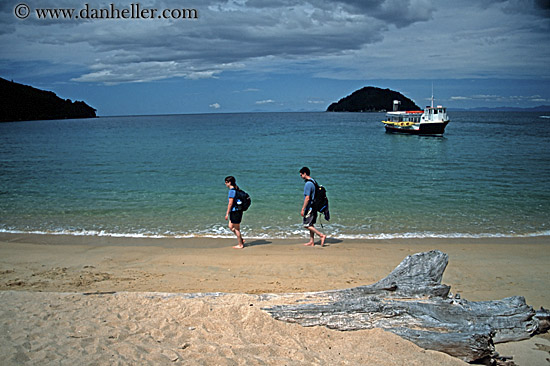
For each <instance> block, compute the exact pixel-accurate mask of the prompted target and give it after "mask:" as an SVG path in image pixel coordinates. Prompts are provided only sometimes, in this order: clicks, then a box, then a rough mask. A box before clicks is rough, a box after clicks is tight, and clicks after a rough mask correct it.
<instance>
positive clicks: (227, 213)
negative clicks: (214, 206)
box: [225, 197, 234, 220]
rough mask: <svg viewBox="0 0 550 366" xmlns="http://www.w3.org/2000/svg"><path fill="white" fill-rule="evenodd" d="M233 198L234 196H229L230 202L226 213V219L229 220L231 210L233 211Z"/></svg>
mask: <svg viewBox="0 0 550 366" xmlns="http://www.w3.org/2000/svg"><path fill="white" fill-rule="evenodd" d="M233 200H234V198H233V197H231V198H229V203H228V204H227V212H226V213H225V219H226V220H228V218H229V211H231V207H233Z"/></svg>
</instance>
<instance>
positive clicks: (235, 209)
mask: <svg viewBox="0 0 550 366" xmlns="http://www.w3.org/2000/svg"><path fill="white" fill-rule="evenodd" d="M236 194H237V191H236V190H235V189H230V190H229V193H227V201H229V199H230V198H233V200H235V195H236ZM235 203H236V202H235V201H233V207H231V211H237V206H236V205H235Z"/></svg>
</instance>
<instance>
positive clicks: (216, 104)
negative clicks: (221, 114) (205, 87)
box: [209, 103, 221, 109]
mask: <svg viewBox="0 0 550 366" xmlns="http://www.w3.org/2000/svg"><path fill="white" fill-rule="evenodd" d="M209 107H210V108H214V109H220V107H221V105H220V104H219V103H213V104H210V105H209Z"/></svg>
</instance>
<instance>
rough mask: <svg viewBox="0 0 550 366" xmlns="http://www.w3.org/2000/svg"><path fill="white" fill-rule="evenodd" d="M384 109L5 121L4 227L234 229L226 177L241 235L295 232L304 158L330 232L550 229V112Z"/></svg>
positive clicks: (1, 127) (474, 233)
mask: <svg viewBox="0 0 550 366" xmlns="http://www.w3.org/2000/svg"><path fill="white" fill-rule="evenodd" d="M383 116H384V115H383V114H379V113H365V114H362V113H249V114H204V115H171V116H137V117H102V118H97V119H86V120H57V121H35V122H19V123H3V124H0V231H2V232H28V233H56V234H57V233H59V234H62V233H63V234H74V235H115V236H154V237H189V236H191V237H192V236H207V237H232V235H233V234H232V233H231V232H230V231H229V230H228V229H227V222H226V221H225V220H224V215H225V209H226V205H227V189H226V187H225V185H224V178H225V177H226V176H227V175H234V176H236V177H237V183H238V184H239V186H241V188H243V189H244V190H246V191H247V192H248V193H250V195H251V196H252V206H251V208H250V209H249V211H247V212H246V213H245V217H244V220H243V224H242V227H243V232H244V234H245V235H246V236H247V237H257V238H297V237H303V236H305V235H306V233H305V232H304V230H303V229H302V228H301V225H300V223H301V217H300V209H301V205H302V202H303V181H302V180H301V179H300V177H299V174H298V171H299V169H300V168H301V167H302V166H304V165H306V166H309V167H310V168H311V170H312V176H313V177H314V178H316V179H317V180H318V181H319V183H321V184H323V185H324V186H326V187H327V193H328V197H329V200H330V208H331V215H332V219H331V221H330V223H326V222H324V223H323V225H324V228H323V229H322V230H323V231H324V232H327V233H329V234H330V235H331V236H333V237H338V238H391V237H485V236H516V235H519V236H529V235H550V228H549V223H550V148H549V146H550V119H548V118H547V117H544V116H542V114H541V113H493V112H476V113H473V112H450V117H451V123H450V124H449V126H448V127H447V131H446V133H445V136H444V137H421V136H406V135H391V134H386V133H385V132H384V127H383V125H382V124H381V123H380V120H382V118H383Z"/></svg>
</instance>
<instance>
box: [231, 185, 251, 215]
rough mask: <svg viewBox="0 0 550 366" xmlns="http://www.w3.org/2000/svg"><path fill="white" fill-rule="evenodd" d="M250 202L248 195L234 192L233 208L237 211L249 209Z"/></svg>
mask: <svg viewBox="0 0 550 366" xmlns="http://www.w3.org/2000/svg"><path fill="white" fill-rule="evenodd" d="M251 203H252V200H251V199H250V195H249V194H248V193H246V192H245V191H243V190H235V201H234V203H233V207H237V211H246V210H248V208H249V207H250V204H251Z"/></svg>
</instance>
